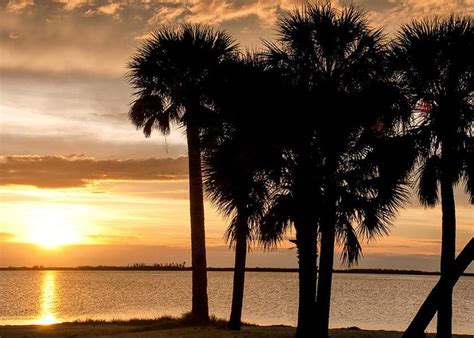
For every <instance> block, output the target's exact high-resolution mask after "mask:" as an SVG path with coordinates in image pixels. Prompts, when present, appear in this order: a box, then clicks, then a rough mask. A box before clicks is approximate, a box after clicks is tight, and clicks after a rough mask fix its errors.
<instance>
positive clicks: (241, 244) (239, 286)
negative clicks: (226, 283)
mask: <svg viewBox="0 0 474 338" xmlns="http://www.w3.org/2000/svg"><path fill="white" fill-rule="evenodd" d="M238 226H239V228H241V229H238V235H237V241H236V243H235V266H234V288H233V291H232V308H231V312H230V320H229V329H230V330H240V324H241V318H242V306H243V302H244V286H245V260H246V258H247V231H246V230H247V229H246V228H247V222H241V223H239V225H238Z"/></svg>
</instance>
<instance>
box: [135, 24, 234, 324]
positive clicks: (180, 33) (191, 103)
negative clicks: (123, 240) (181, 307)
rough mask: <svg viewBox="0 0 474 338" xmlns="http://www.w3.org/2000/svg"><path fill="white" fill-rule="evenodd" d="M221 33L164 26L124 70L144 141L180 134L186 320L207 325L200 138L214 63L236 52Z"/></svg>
mask: <svg viewBox="0 0 474 338" xmlns="http://www.w3.org/2000/svg"><path fill="white" fill-rule="evenodd" d="M236 49H237V46H236V44H235V43H234V41H233V39H232V38H231V37H230V36H229V35H227V34H226V33H225V32H215V31H213V30H211V29H210V28H207V27H204V26H193V25H182V26H180V27H179V28H176V29H174V28H170V27H164V28H161V29H160V30H159V31H157V32H155V33H153V35H152V37H151V38H150V39H149V40H147V41H146V42H145V43H144V44H143V46H142V47H141V48H140V49H139V50H138V51H137V53H136V55H134V56H133V58H132V60H131V62H130V63H129V65H128V67H129V69H130V71H131V73H130V82H131V84H132V86H133V87H134V88H135V89H136V92H135V95H136V96H137V97H138V98H137V99H136V100H135V101H134V102H133V104H132V106H131V108H130V112H129V117H130V120H131V121H132V123H133V124H134V125H135V126H137V128H142V129H143V132H144V134H145V136H147V137H148V136H150V134H151V132H152V130H153V129H155V128H156V129H158V130H159V131H160V132H161V133H162V134H164V135H166V134H168V133H169V132H170V128H171V125H172V124H175V125H177V126H179V127H183V128H185V130H186V137H187V143H188V157H189V195H190V216H191V250H192V251H191V253H192V315H193V317H194V318H195V319H196V320H202V321H208V320H209V310H208V298H207V272H206V246H205V231H204V203H203V189H202V188H203V187H202V174H201V152H202V150H203V148H204V147H205V145H204V144H202V143H201V139H200V133H201V131H202V129H203V128H204V127H205V126H206V124H207V123H211V121H212V120H213V118H214V113H215V112H214V110H213V103H212V101H211V100H210V99H209V97H208V95H207V94H206V93H207V92H208V91H209V88H211V87H212V86H213V84H212V82H213V81H214V79H215V76H216V72H217V71H218V69H219V67H220V64H221V63H222V62H223V61H224V60H225V59H226V58H229V57H233V55H234V54H235V53H236Z"/></svg>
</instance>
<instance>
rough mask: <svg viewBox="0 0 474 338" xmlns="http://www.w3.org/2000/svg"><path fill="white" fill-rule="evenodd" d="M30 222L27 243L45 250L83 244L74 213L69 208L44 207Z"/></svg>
mask: <svg viewBox="0 0 474 338" xmlns="http://www.w3.org/2000/svg"><path fill="white" fill-rule="evenodd" d="M30 215H31V219H29V220H28V230H27V241H28V242H30V243H34V244H37V245H39V246H41V247H43V248H50V249H53V248H57V247H59V246H62V245H67V244H77V243H80V242H81V236H80V234H79V232H78V228H79V227H78V225H77V221H76V218H77V217H75V216H76V215H74V212H73V211H72V210H70V209H68V208H67V207H61V206H54V205H48V206H42V207H38V208H36V209H35V210H33V211H32V213H31V214H30Z"/></svg>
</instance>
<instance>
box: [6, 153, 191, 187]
mask: <svg viewBox="0 0 474 338" xmlns="http://www.w3.org/2000/svg"><path fill="white" fill-rule="evenodd" d="M185 178H187V159H186V158H185V157H179V158H176V159H171V158H167V159H158V158H149V159H141V160H140V159H138V160H137V159H130V160H96V159H94V158H88V157H85V156H82V155H79V156H76V155H71V156H68V157H63V156H3V157H0V185H30V186H36V187H38V188H70V187H81V186H86V185H88V184H90V183H92V182H94V181H99V180H145V181H147V180H149V181H151V180H170V179H185Z"/></svg>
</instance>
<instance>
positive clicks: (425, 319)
mask: <svg viewBox="0 0 474 338" xmlns="http://www.w3.org/2000/svg"><path fill="white" fill-rule="evenodd" d="M473 260H474V238H471V240H470V241H469V243H467V245H466V246H465V247H464V249H463V250H462V251H461V253H460V254H459V256H458V257H457V258H456V260H455V261H454V266H453V269H452V273H451V274H450V275H449V277H448V279H446V278H445V277H443V276H441V278H440V280H439V281H438V283H437V284H436V285H435V287H434V288H433V289H432V290H431V292H430V294H429V295H428V297H427V298H426V300H425V301H424V302H423V305H422V306H421V307H420V309H419V310H418V312H417V314H416V316H415V318H413V321H412V322H411V323H410V326H408V328H407V330H406V331H405V333H404V334H403V336H402V338H424V337H425V330H426V328H427V327H428V324H429V323H430V322H431V320H432V319H433V317H434V315H435V313H436V310H438V309H439V307H440V299H441V295H443V294H444V293H446V290H448V289H449V288H453V287H454V285H456V282H457V281H458V279H459V277H461V275H462V274H463V272H464V271H465V270H466V269H467V267H468V266H469V264H471V262H472V261H473Z"/></svg>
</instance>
